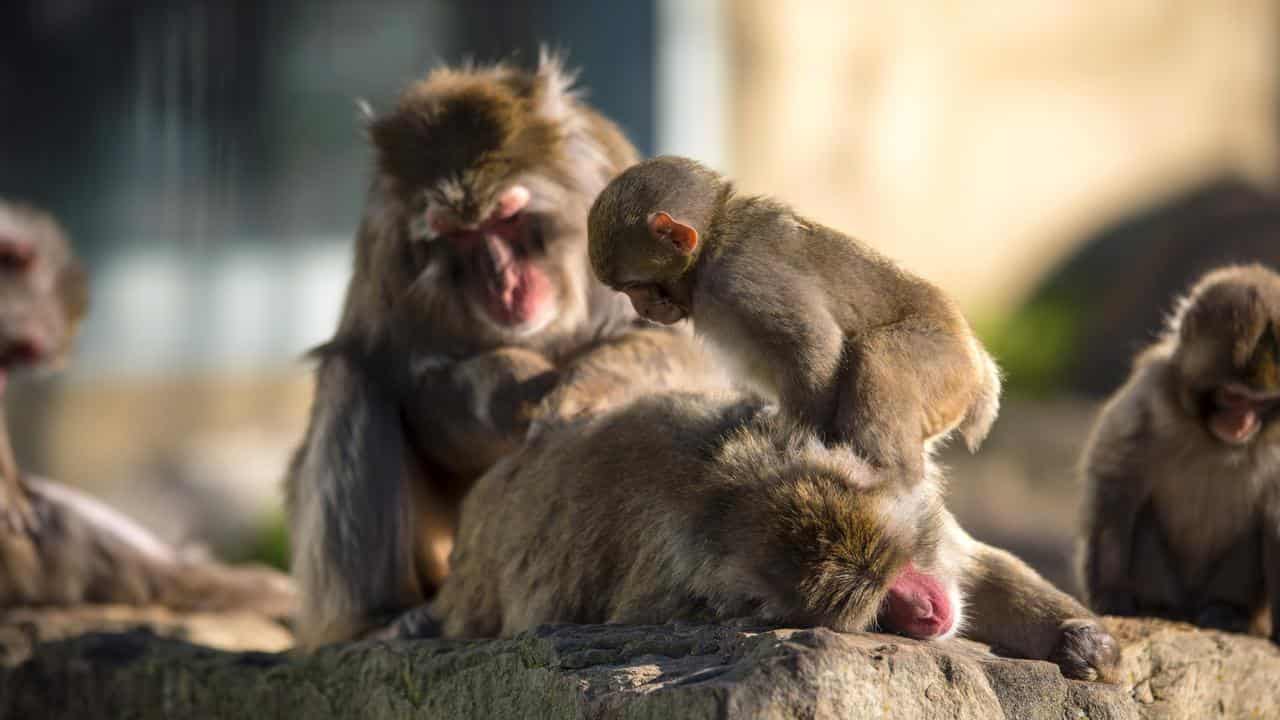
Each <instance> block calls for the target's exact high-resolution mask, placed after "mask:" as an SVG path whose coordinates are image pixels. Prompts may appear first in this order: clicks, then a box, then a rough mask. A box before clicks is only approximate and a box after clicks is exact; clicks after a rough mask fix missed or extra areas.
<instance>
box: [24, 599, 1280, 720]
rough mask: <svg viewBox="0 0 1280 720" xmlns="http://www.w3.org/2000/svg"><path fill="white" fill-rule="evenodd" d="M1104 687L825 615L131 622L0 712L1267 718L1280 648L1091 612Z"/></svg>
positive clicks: (68, 644)
mask: <svg viewBox="0 0 1280 720" xmlns="http://www.w3.org/2000/svg"><path fill="white" fill-rule="evenodd" d="M1108 622H1109V625H1110V626H1111V628H1112V630H1113V631H1114V632H1115V633H1116V634H1117V635H1118V637H1119V638H1121V639H1122V640H1123V642H1124V644H1125V650H1124V661H1123V662H1124V667H1123V677H1124V678H1125V679H1124V684H1123V685H1121V686H1107V685H1101V684H1095V683H1085V682H1077V681H1070V680H1066V679H1064V678H1063V677H1062V675H1061V674H1060V673H1059V672H1058V670H1057V668H1056V667H1055V666H1053V665H1051V664H1049V663H1043V662H1033V661H1019V660H1009V659H1004V658H999V657H996V656H994V655H992V654H991V653H990V652H988V651H987V649H986V648H985V647H983V646H981V645H978V644H976V643H971V642H967V641H949V642H946V643H934V644H930V643H921V642H916V641H912V640H906V639H903V638H899V637H894V636H887V635H876V634H849V635H842V634H838V633H835V632H831V631H829V630H826V629H821V628H819V629H806V630H770V631H761V632H751V631H743V630H738V629H733V628H726V627H713V626H681V625H664V626H644V627H628V626H555V627H547V628H542V629H540V630H539V631H537V632H534V633H531V634H526V635H522V636H519V637H517V638H514V639H511V640H498V641H489V642H480V641H474V642H461V641H441V640H415V641H396V642H389V643H384V642H378V643H373V642H370V643H360V644H355V645H350V646H345V647H334V648H329V649H326V650H323V651H321V652H319V653H317V654H315V655H314V656H312V657H307V658H303V657H294V656H292V655H290V654H285V653H265V652H248V653H234V652H226V651H220V650H215V649H211V648H207V647H201V646H197V645H193V644H190V643H188V642H186V641H183V640H179V639H174V638H163V637H157V636H155V635H153V634H151V633H150V632H147V631H133V632H127V633H118V634H101V633H99V634H91V635H85V636H81V637H77V638H72V639H66V640H58V641H55V642H51V643H47V644H44V645H41V646H39V647H38V648H37V649H36V650H35V652H34V654H33V655H32V657H31V659H30V660H29V661H27V662H25V663H24V664H22V665H20V666H18V667H16V668H8V669H5V670H3V671H2V672H0V718H15V719H16V718H33V717H39V718H50V719H54V718H77V719H79V718H97V717H103V718H106V717H130V718H139V719H145V718H174V717H193V718H194V717H217V718H263V717H299V718H317V719H321V720H323V719H325V718H348V717H365V718H401V717H423V718H559V717H564V718H723V717H752V718H792V717H808V718H837V717H841V718H843V717H867V718H876V717H886V718H908V719H910V718H982V719H987V718H1000V717H1007V718H1019V719H1022V718H1054V719H1061V718H1094V719H1095V720H1097V719H1102V718H1204V717H1276V716H1280V651H1277V649H1276V648H1275V647H1274V646H1272V645H1271V643H1270V642H1268V641H1266V640H1262V639H1256V638H1247V637H1241V636H1232V635H1226V634H1223V633H1216V632H1208V631H1201V630H1197V629H1194V628H1189V627H1187V626H1184V625H1178V624H1174V623H1163V622H1158V621H1147V620H1142V621H1138V620H1109V621H1108Z"/></svg>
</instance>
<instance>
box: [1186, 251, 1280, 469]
mask: <svg viewBox="0 0 1280 720" xmlns="http://www.w3.org/2000/svg"><path fill="white" fill-rule="evenodd" d="M1277 306H1280V277H1278V276H1276V275H1275V274H1274V273H1272V272H1271V271H1270V270H1268V269H1266V268H1264V267H1262V266H1249V267H1241V268H1227V269H1224V270H1220V271H1216V272H1214V273H1210V274H1209V275H1208V276H1206V279H1205V280H1204V281H1202V282H1201V284H1200V285H1198V286H1197V287H1196V288H1195V289H1194V290H1193V291H1192V293H1191V296H1190V298H1189V300H1188V301H1187V302H1186V305H1185V307H1184V308H1183V311H1182V314H1181V316H1180V317H1179V318H1178V331H1179V332H1178V346H1177V350H1176V355H1175V359H1176V363H1177V368H1178V376H1179V381H1180V383H1181V397H1182V404H1183V406H1184V408H1185V409H1186V410H1187V412H1189V413H1190V414H1193V415H1196V416H1198V417H1199V418H1201V420H1202V422H1203V424H1204V427H1205V430H1206V431H1207V432H1208V433H1209V434H1210V435H1211V436H1212V437H1214V438H1215V439H1216V440H1218V441H1220V442H1222V443H1224V444H1226V445H1230V446H1243V445H1248V444H1250V443H1252V442H1254V441H1255V439H1256V438H1257V437H1258V435H1259V433H1261V432H1263V431H1264V430H1265V429H1266V427H1267V426H1268V424H1269V423H1270V420H1271V419H1272V418H1273V417H1274V416H1275V415H1276V414H1277V412H1278V411H1280V331H1278V330H1277V324H1278V322H1280V321H1278V320H1277V318H1276V315H1277V313H1276V312H1275V310H1276V308H1277Z"/></svg>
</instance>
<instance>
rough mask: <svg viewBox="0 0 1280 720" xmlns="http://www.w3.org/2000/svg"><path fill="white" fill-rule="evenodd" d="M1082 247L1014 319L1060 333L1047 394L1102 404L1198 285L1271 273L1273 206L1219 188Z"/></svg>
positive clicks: (1244, 186) (1206, 187)
mask: <svg viewBox="0 0 1280 720" xmlns="http://www.w3.org/2000/svg"><path fill="white" fill-rule="evenodd" d="M1082 247H1083V249H1082V250H1080V251H1079V252H1078V253H1077V254H1076V255H1075V256H1074V257H1072V258H1071V259H1070V260H1069V261H1067V262H1066V263H1065V264H1064V265H1063V266H1062V267H1061V268H1060V269H1058V270H1057V271H1055V272H1054V273H1053V274H1052V275H1051V276H1050V277H1049V279H1048V280H1047V281H1046V282H1045V283H1043V284H1042V285H1041V287H1040V288H1039V289H1038V290H1037V291H1036V292H1035V293H1034V294H1033V296H1032V299H1031V300H1030V301H1029V302H1028V304H1027V306H1026V308H1024V309H1022V310H1020V311H1019V314H1021V315H1028V314H1031V315H1036V314H1038V315H1040V316H1042V317H1043V316H1047V317H1053V318H1055V319H1060V320H1061V324H1062V325H1063V326H1065V329H1064V330H1063V331H1062V334H1065V335H1067V336H1069V337H1070V341H1071V342H1070V347H1069V349H1068V350H1067V351H1066V356H1065V357H1059V358H1057V359H1056V362H1055V364H1054V368H1053V370H1052V373H1053V375H1055V376H1056V377H1054V378H1051V379H1052V380H1054V381H1056V383H1057V387H1056V388H1055V389H1057V390H1067V391H1072V392H1079V393H1084V394H1087V395H1092V396H1102V395H1107V394H1109V393H1111V392H1112V391H1114V390H1115V388H1116V387H1118V386H1119V385H1120V383H1121V382H1123V381H1124V378H1125V377H1126V376H1127V375H1128V372H1129V368H1130V361H1131V359H1132V357H1133V355H1134V353H1135V352H1136V351H1138V350H1139V349H1141V348H1142V347H1144V346H1145V345H1146V344H1148V343H1149V342H1151V340H1152V339H1153V338H1154V337H1155V334H1156V333H1157V332H1158V331H1159V330H1160V329H1161V327H1162V326H1163V324H1164V320H1165V318H1166V317H1167V316H1168V313H1169V312H1170V310H1172V308H1173V306H1174V301H1175V299H1176V297H1177V296H1179V295H1180V294H1182V293H1183V292H1185V291H1186V290H1187V289H1188V288H1189V287H1190V285H1191V284H1192V283H1193V282H1194V281H1195V279H1196V278H1198V277H1199V276H1200V275H1202V274H1203V273H1205V272H1206V271H1208V270H1210V269H1213V268H1215V267H1219V266H1221V265H1225V264H1228V263H1244V262H1263V263H1266V264H1269V265H1271V266H1273V267H1280V197H1277V196H1276V195H1274V194H1270V193H1268V192H1266V191H1264V190H1261V189H1258V188H1256V187H1253V186H1251V185H1249V184H1248V183H1246V182H1244V181H1242V180H1239V179H1236V178H1230V177H1222V178H1218V179H1216V180H1214V181H1211V182H1209V183H1206V184H1203V185H1201V186H1199V187H1196V188H1194V189H1192V190H1190V191H1189V192H1186V193H1184V194H1181V195H1178V196H1176V197H1173V198H1170V199H1168V200H1166V201H1164V202H1161V203H1158V204H1156V205H1154V206H1152V207H1147V208H1141V209H1138V210H1136V211H1135V212H1133V213H1132V214H1130V215H1129V216H1127V217H1125V218H1123V219H1121V220H1120V221H1118V222H1116V223H1114V224H1112V225H1111V226H1109V227H1107V228H1104V229H1103V230H1101V231H1100V232H1098V233H1097V234H1095V235H1093V236H1092V237H1091V238H1090V239H1089V240H1088V241H1086V242H1085V243H1084V244H1083V246H1082ZM1012 380H1013V382H1012V383H1011V384H1016V382H1017V378H1016V377H1015V378H1013V379H1012Z"/></svg>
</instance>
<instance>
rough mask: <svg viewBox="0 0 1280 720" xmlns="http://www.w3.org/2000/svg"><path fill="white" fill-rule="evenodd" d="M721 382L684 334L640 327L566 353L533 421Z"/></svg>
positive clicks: (712, 365)
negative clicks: (557, 379)
mask: <svg viewBox="0 0 1280 720" xmlns="http://www.w3.org/2000/svg"><path fill="white" fill-rule="evenodd" d="M723 382H724V379H723V377H722V375H721V374H720V372H719V370H718V368H716V367H715V365H714V364H713V363H712V362H711V361H710V358H708V357H707V355H706V353H705V352H703V351H702V349H701V348H700V347H699V346H698V345H697V343H696V342H694V341H693V339H692V338H690V337H689V336H688V335H686V334H684V333H681V332H676V331H672V330H667V329H664V328H658V327H642V328H638V329H635V330H632V331H630V332H628V333H625V334H623V335H620V336H618V337H614V338H611V339H609V340H605V341H604V342H601V343H598V344H596V345H594V346H592V347H591V348H589V349H588V350H586V351H585V352H583V353H580V354H578V355H576V356H574V357H572V358H570V359H569V360H568V362H567V363H566V364H565V366H564V368H563V370H562V372H561V377H560V382H559V384H558V385H557V386H556V389H555V390H554V391H552V392H551V394H550V395H548V396H547V398H546V399H545V400H544V401H543V402H542V404H541V406H540V407H539V408H538V410H537V421H538V422H539V423H549V422H556V421H559V420H567V419H570V418H572V417H574V416H576V415H580V414H584V413H591V412H600V411H603V410H606V409H608V408H611V407H616V406H618V405H621V404H622V403H623V402H625V401H627V400H629V399H632V398H635V397H638V396H640V395H643V394H647V393H651V392H655V391H665V390H683V389H688V390H693V389H708V388H712V387H716V386H717V385H720V384H722V383H723Z"/></svg>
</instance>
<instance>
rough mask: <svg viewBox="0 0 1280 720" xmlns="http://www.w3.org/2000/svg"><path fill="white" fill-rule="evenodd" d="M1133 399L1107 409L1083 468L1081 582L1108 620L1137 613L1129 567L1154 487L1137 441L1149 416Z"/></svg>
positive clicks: (1120, 398)
mask: <svg viewBox="0 0 1280 720" xmlns="http://www.w3.org/2000/svg"><path fill="white" fill-rule="evenodd" d="M1131 398H1132V396H1131V395H1128V394H1126V395H1122V396H1121V397H1119V398H1118V399H1117V400H1116V401H1115V402H1112V403H1110V404H1108V405H1107V406H1106V407H1105V408H1104V409H1103V411H1102V417H1101V418H1100V419H1099V422H1098V425H1097V427H1096V428H1095V430H1094V435H1093V437H1092V439H1091V440H1090V442H1089V445H1088V447H1087V448H1086V450H1085V455H1084V463H1083V464H1084V473H1085V483H1086V486H1087V488H1088V490H1087V501H1086V505H1085V508H1084V522H1085V532H1084V545H1083V548H1082V551H1083V553H1082V564H1081V570H1082V573H1081V574H1082V578H1081V579H1082V581H1083V584H1084V590H1085V594H1086V597H1087V598H1088V602H1089V604H1090V605H1091V606H1092V607H1093V609H1094V610H1096V611H1098V612H1100V613H1103V614H1108V615H1132V614H1134V613H1135V612H1136V611H1137V607H1136V600H1135V596H1134V588H1133V586H1132V570H1133V568H1132V567H1131V565H1132V560H1133V554H1134V543H1135V542H1136V540H1137V535H1136V532H1137V525H1138V518H1139V515H1140V514H1141V512H1142V509H1143V507H1144V506H1145V505H1146V504H1147V502H1148V500H1149V498H1150V496H1151V491H1152V488H1153V484H1152V483H1153V481H1152V480H1151V479H1150V478H1149V477H1148V475H1147V473H1144V472H1142V467H1143V462H1142V457H1141V452H1142V448H1141V447H1140V445H1141V443H1140V442H1136V441H1135V438H1140V437H1141V436H1143V435H1145V434H1146V432H1147V427H1146V426H1147V423H1148V420H1147V413H1146V412H1145V411H1144V410H1143V409H1142V407H1141V406H1140V405H1139V404H1138V403H1137V401H1136V400H1133V399H1131Z"/></svg>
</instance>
